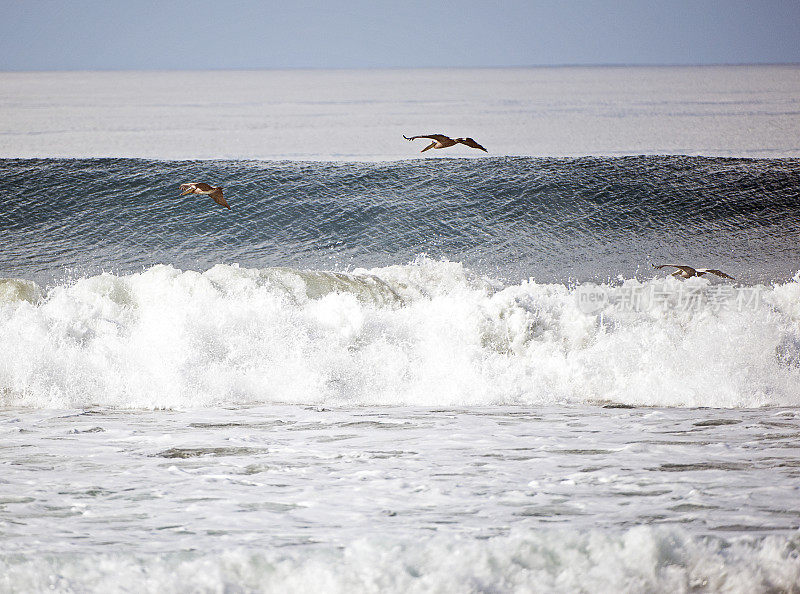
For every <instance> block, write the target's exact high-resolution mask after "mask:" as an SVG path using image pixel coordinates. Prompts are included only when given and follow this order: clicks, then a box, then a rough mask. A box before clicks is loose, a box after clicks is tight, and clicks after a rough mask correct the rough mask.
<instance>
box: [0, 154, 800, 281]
mask: <svg viewBox="0 0 800 594" xmlns="http://www.w3.org/2000/svg"><path fill="white" fill-rule="evenodd" d="M0 179H2V185H3V194H4V208H3V211H2V213H0V231H2V233H3V236H4V238H5V242H4V246H3V250H0V275H2V276H6V277H22V278H29V279H33V280H36V281H37V282H49V281H50V280H51V279H53V278H56V277H59V276H63V275H64V273H65V271H68V272H69V273H71V274H76V275H80V276H82V275H85V274H92V273H97V272H99V271H101V270H113V271H115V272H130V271H135V270H139V269H141V268H142V267H146V266H151V265H154V264H157V263H167V264H173V265H175V266H177V267H180V268H182V269H198V270H204V269H207V268H209V267H211V266H213V265H214V264H216V263H240V264H242V265H243V266H251V267H266V266H291V267H297V268H317V269H326V270H330V269H350V268H352V267H355V266H362V267H373V266H385V265H390V264H398V263H406V262H409V261H411V260H413V259H414V258H415V257H416V256H418V255H420V254H427V255H429V256H431V257H434V258H440V257H444V258H448V259H450V260H452V261H458V262H462V263H463V264H465V265H466V266H467V267H469V268H472V269H475V270H477V271H479V272H482V273H485V274H489V275H490V276H493V277H496V278H497V277H499V278H505V279H510V280H518V279H522V278H527V277H529V276H533V277H535V278H537V279H538V280H542V281H548V282H549V281H560V282H563V281H567V280H604V279H608V278H616V277H617V275H623V276H625V277H630V276H633V275H635V274H637V272H639V273H641V272H644V271H647V273H648V274H649V273H650V270H651V269H650V263H659V262H670V263H671V262H674V261H675V260H679V261H680V262H681V263H688V264H694V265H697V266H713V267H719V268H723V269H725V270H729V271H731V273H732V274H733V275H734V276H736V277H737V278H742V279H744V280H747V281H751V282H756V281H757V282H766V281H773V280H786V279H789V278H791V277H792V276H793V274H794V273H795V271H796V270H797V267H798V266H797V261H798V258H797V247H796V237H797V236H798V232H800V194H799V193H798V188H799V187H800V160H797V159H779V160H771V159H770V160H748V159H724V158H704V157H684V156H656V157H652V156H648V157H621V158H602V157H593V158H582V159H535V158H487V159H480V160H458V159H441V160H436V159H434V160H426V161H400V162H391V163H312V162H254V161H185V162H177V161H147V160H138V159H89V160H81V159H44V160H16V159H7V160H0ZM187 181H207V182H209V183H212V184H213V185H221V186H224V188H225V196H226V199H227V200H228V202H229V203H230V204H231V207H232V209H231V210H230V211H228V210H225V209H222V208H220V207H218V206H217V205H216V204H215V203H214V202H213V201H212V200H211V199H210V198H208V197H207V196H187V197H182V198H181V197H179V193H180V192H179V189H178V187H179V185H180V184H181V183H184V182H187Z"/></svg>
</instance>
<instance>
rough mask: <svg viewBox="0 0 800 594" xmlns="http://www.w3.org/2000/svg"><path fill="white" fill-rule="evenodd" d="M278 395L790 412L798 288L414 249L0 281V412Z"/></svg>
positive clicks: (180, 404)
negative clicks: (561, 268) (368, 262)
mask: <svg viewBox="0 0 800 594" xmlns="http://www.w3.org/2000/svg"><path fill="white" fill-rule="evenodd" d="M720 287H725V288H726V289H727V291H720ZM587 290H590V291H595V292H597V291H599V292H600V295H601V296H602V300H601V301H602V302H601V303H599V304H594V305H592V306H591V307H586V303H584V302H583V301H582V296H583V295H584V294H585V293H586V291H587ZM742 291H747V295H746V298H743V297H742ZM689 293H691V295H692V299H688V298H687V295H688V294H689ZM642 294H647V295H650V296H651V297H652V296H654V295H655V296H658V299H652V298H651V299H637V300H636V301H635V306H625V303H633V301H632V300H631V296H632V295H642ZM720 295H723V297H720ZM270 402H290V403H291V402H296V403H313V404H326V405H333V406H339V405H342V406H344V405H420V406H471V405H492V404H520V405H538V404H550V403H564V404H571V403H598V404H604V403H618V404H626V405H637V406H638V405H642V406H667V407H696V406H710V407H759V406H797V405H800V278H798V277H795V279H794V280H792V281H789V282H787V283H783V284H775V285H773V286H761V285H756V286H751V287H738V288H735V287H733V286H732V285H721V284H719V283H715V282H712V281H709V280H706V279H705V278H702V279H699V278H694V279H690V280H689V281H685V282H684V281H679V280H677V279H674V278H666V279H654V280H648V281H638V280H627V281H624V282H621V283H617V284H615V285H579V286H573V287H568V286H566V285H563V284H542V283H536V282H533V281H525V282H521V283H518V284H511V285H507V286H503V285H501V284H499V283H497V282H495V281H492V280H490V279H488V278H486V277H482V276H479V275H477V274H472V273H470V272H469V271H468V270H466V269H465V268H464V267H463V266H462V265H461V264H459V263H453V262H446V261H436V260H432V259H428V258H421V259H418V260H417V261H415V262H413V263H411V264H408V265H402V266H400V265H398V266H388V267H382V268H376V269H371V270H355V271H353V272H352V273H348V274H344V273H332V272H318V271H303V270H296V269H291V268H266V269H255V268H243V267H238V266H229V265H217V266H214V267H212V268H211V269H209V270H207V271H206V272H203V273H199V272H195V271H181V270H179V269H176V268H174V267H171V266H164V265H157V266H154V267H151V268H149V269H147V270H144V271H142V272H140V273H135V274H129V275H112V274H108V273H104V274H100V275H97V276H91V277H87V278H82V279H80V280H77V281H74V282H70V283H64V284H61V285H57V286H54V287H51V288H50V289H48V290H46V291H45V290H43V289H41V288H39V287H38V286H36V285H35V284H34V283H32V282H30V281H20V280H15V279H5V280H2V281H0V406H23V407H36V408H52V407H63V408H74V407H86V406H92V405H100V406H107V407H120V408H145V409H149V408H163V407H166V408H189V407H208V406H220V405H226V404H243V403H270Z"/></svg>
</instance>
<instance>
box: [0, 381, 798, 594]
mask: <svg viewBox="0 0 800 594" xmlns="http://www.w3.org/2000/svg"><path fill="white" fill-rule="evenodd" d="M153 392H154V393H157V392H158V389H157V387H156V388H154V390H153ZM798 436H800V416H798V414H797V411H796V409H792V410H781V409H771V410H768V411H765V410H763V409H762V410H713V409H705V410H698V409H674V408H673V409H649V408H637V409H614V408H611V409H608V408H606V409H603V408H598V407H587V406H558V407H541V406H538V407H535V408H525V407H497V406H493V407H470V408H467V409H457V408H450V409H448V410H441V409H439V410H435V409H422V408H397V407H378V408H374V407H371V408H364V407H356V408H339V409H335V410H331V409H326V408H323V407H301V406H294V405H283V406H276V405H271V406H267V407H253V408H248V407H228V408H214V409H199V410H189V411H151V412H147V411H118V410H116V411H115V410H108V409H89V410H73V411H57V410H31V409H5V410H4V412H3V416H2V419H0V439H1V440H2V443H3V445H4V447H3V448H0V467H2V468H3V474H2V475H1V476H0V539H2V542H3V548H2V550H0V591H12V592H31V591H45V590H48V589H50V588H53V589H55V590H57V591H62V592H84V591H96V592H128V591H131V590H132V589H133V590H136V591H148V592H187V591H191V592H220V591H232V592H248V591H266V592H308V591H325V592H342V593H345V592H354V591H357V592H429V591H439V592H495V591H519V592H529V591H530V592H575V591H583V592H643V591H648V592H665V593H666V592H670V593H672V592H688V591H701V592H706V591H707V592H718V591H725V592H741V593H750V592H762V591H787V592H788V591H792V588H794V587H796V585H797V583H798V579H800V556H798V546H799V545H800V541H799V540H798V538H800V537H798V532H797V530H798V527H800V522H799V521H798V515H797V511H796V510H797V509H798V506H800V492H798V488H797V484H798V482H797V480H798V472H797V470H798V466H797V460H798V453H800V448H799V447H798Z"/></svg>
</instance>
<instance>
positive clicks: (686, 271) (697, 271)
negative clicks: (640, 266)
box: [653, 264, 736, 280]
mask: <svg viewBox="0 0 800 594" xmlns="http://www.w3.org/2000/svg"><path fill="white" fill-rule="evenodd" d="M653 268H656V269H660V268H677V269H678V270H676V271H675V272H673V273H672V276H680V277H682V278H692V277H693V276H703V275H704V274H707V273H711V274H716V275H717V276H720V277H722V278H729V279H731V280H736V279H735V278H733V277H732V276H728V275H727V274H725V273H724V272H722V271H721V270H715V269H713V268H692V267H691V266H683V265H680V264H661V265H660V266H656V265H655V264H653Z"/></svg>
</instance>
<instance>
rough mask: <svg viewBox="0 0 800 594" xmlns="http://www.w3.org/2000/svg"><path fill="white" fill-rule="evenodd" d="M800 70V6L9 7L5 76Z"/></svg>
mask: <svg viewBox="0 0 800 594" xmlns="http://www.w3.org/2000/svg"><path fill="white" fill-rule="evenodd" d="M787 62H794V63H796V62H800V1H798V0H662V1H659V2H656V1H651V0H620V1H611V0H547V1H546V0H529V1H525V0H508V1H498V0H494V1H493V0H457V1H449V0H447V1H444V0H442V1H437V0H392V1H384V0H352V1H348V2H337V1H333V0H332V1H329V2H320V1H308V0H298V1H291V0H290V1H289V2H280V3H279V2H271V1H268V0H227V1H226V0H216V1H209V0H159V1H151V0H70V1H67V0H0V70H6V71H8V70H12V71H16V70H143V69H144V70H150V69H153V70H178V69H180V70H183V69H190V70H201V69H250V68H252V69H256V68H406V67H412V68H413V67H488V66H539V65H543V66H555V65H571V64H580V65H587V64H747V63H787Z"/></svg>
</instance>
